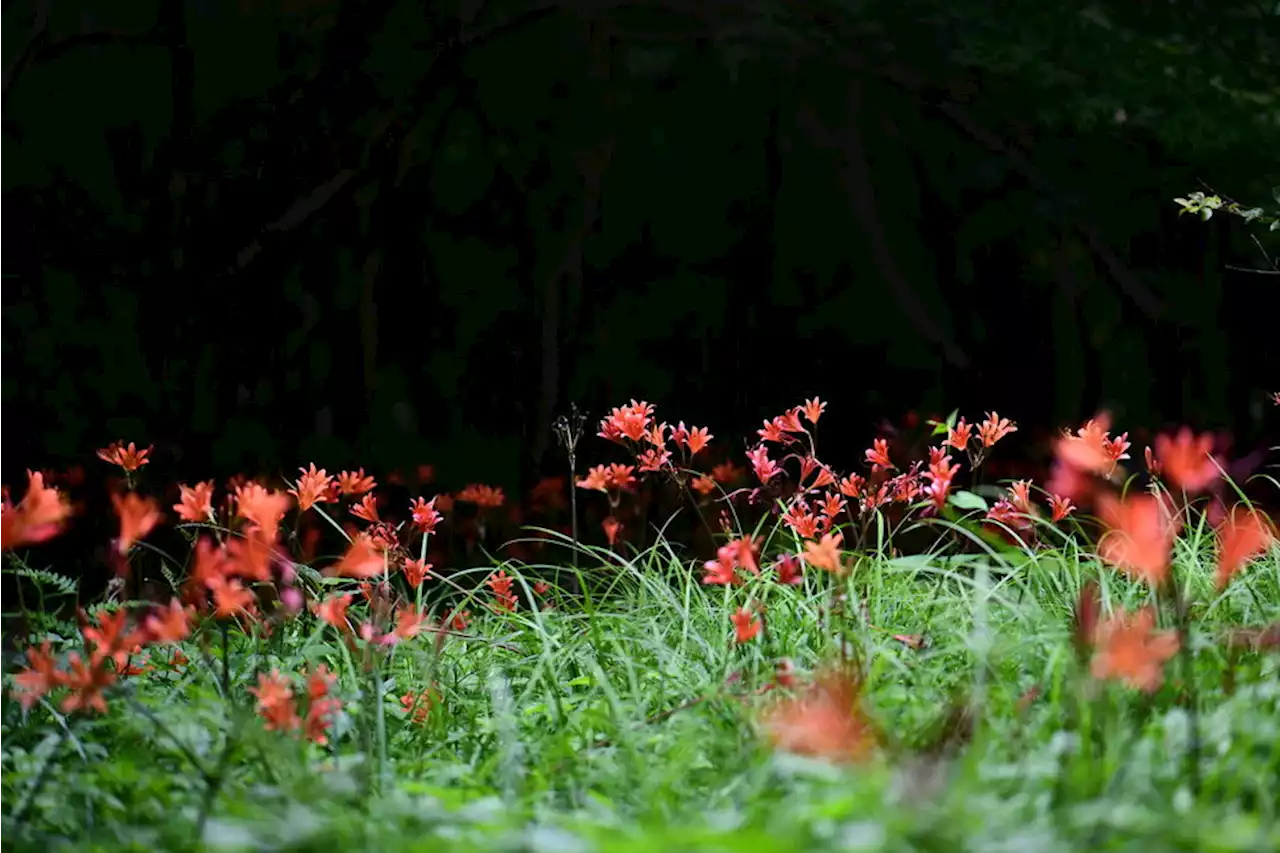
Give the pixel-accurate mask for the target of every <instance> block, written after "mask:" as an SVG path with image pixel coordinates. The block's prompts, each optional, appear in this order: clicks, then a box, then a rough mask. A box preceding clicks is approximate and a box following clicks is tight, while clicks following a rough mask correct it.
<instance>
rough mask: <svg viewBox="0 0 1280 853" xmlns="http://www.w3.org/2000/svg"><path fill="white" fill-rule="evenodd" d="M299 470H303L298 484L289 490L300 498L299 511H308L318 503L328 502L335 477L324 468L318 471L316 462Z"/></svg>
mask: <svg viewBox="0 0 1280 853" xmlns="http://www.w3.org/2000/svg"><path fill="white" fill-rule="evenodd" d="M298 470H299V471H301V472H302V476H300V477H299V478H298V484H297V486H295V487H294V488H292V489H290V490H289V494H291V495H293V496H294V497H296V498H297V499H298V511H299V512H306V511H307V510H309V509H311V507H313V506H315V505H316V504H320V503H328V502H329V491H330V488H331V487H332V485H333V478H332V477H330V476H329V474H328V473H327V472H326V471H325V470H324V469H323V468H321V469H320V470H318V471H317V470H316V463H314V462H312V463H311V467H310V468H309V469H308V468H299V469H298Z"/></svg>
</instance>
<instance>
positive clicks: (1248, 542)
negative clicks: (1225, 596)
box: [1217, 506, 1276, 589]
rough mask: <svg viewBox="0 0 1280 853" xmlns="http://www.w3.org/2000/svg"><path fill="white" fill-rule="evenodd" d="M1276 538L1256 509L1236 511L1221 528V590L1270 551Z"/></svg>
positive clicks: (1219, 553)
mask: <svg viewBox="0 0 1280 853" xmlns="http://www.w3.org/2000/svg"><path fill="white" fill-rule="evenodd" d="M1275 539H1276V536H1275V532H1274V531H1273V530H1272V529H1271V525H1270V524H1269V523H1268V522H1267V519H1266V518H1265V517H1263V516H1262V515H1261V514H1260V513H1258V512H1257V511H1256V510H1252V509H1247V508H1245V507H1241V506H1238V507H1236V508H1235V509H1233V510H1232V512H1231V515H1229V516H1227V518H1226V520H1225V521H1223V522H1222V525H1221V526H1220V527H1219V528H1218V571H1217V581H1218V588H1219V589H1221V588H1223V587H1225V586H1226V585H1227V584H1228V583H1230V581H1231V578H1232V577H1234V576H1235V574H1236V572H1238V571H1240V570H1241V569H1242V568H1244V566H1245V565H1246V564H1247V563H1248V562H1249V561H1250V560H1252V559H1253V558H1255V557H1257V556H1258V555H1260V554H1262V553H1264V552H1265V551H1266V550H1267V549H1268V548H1270V547H1271V544H1272V543H1273V542H1274V541H1275Z"/></svg>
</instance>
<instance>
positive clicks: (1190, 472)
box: [1156, 427, 1222, 494]
mask: <svg viewBox="0 0 1280 853" xmlns="http://www.w3.org/2000/svg"><path fill="white" fill-rule="evenodd" d="M1212 452H1213V434H1212V433H1208V432H1206V433H1205V434H1203V435H1201V436H1199V437H1196V435H1195V434H1194V433H1192V432H1191V429H1190V428H1189V427H1183V428H1182V429H1180V430H1178V432H1177V434H1176V435H1173V436H1169V435H1164V434H1161V435H1157V436H1156V457H1157V458H1158V459H1159V461H1160V468H1162V469H1163V470H1164V472H1165V474H1166V475H1167V476H1168V477H1169V480H1170V481H1171V482H1172V483H1173V484H1174V485H1175V486H1177V487H1179V488H1181V489H1182V490H1183V491H1185V492H1187V493H1188V494H1195V493H1196V492H1202V491H1204V490H1205V489H1207V488H1209V486H1211V485H1213V483H1214V481H1215V480H1217V479H1218V477H1220V476H1221V475H1222V471H1221V469H1220V468H1219V467H1218V465H1217V464H1216V463H1215V462H1214V459H1213V456H1212Z"/></svg>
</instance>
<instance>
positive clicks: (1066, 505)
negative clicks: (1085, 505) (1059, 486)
mask: <svg viewBox="0 0 1280 853" xmlns="http://www.w3.org/2000/svg"><path fill="white" fill-rule="evenodd" d="M1049 509H1050V511H1051V512H1052V513H1053V516H1052V518H1053V523H1054V524H1057V523H1058V522H1059V521H1062V520H1063V519H1064V518H1066V517H1067V516H1068V515H1071V513H1072V512H1074V511H1075V505H1074V504H1072V503H1071V498H1066V497H1063V496H1062V495H1049Z"/></svg>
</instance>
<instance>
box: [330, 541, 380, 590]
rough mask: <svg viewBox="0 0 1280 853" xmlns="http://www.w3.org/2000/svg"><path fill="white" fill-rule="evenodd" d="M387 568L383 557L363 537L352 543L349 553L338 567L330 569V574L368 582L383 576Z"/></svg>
mask: <svg viewBox="0 0 1280 853" xmlns="http://www.w3.org/2000/svg"><path fill="white" fill-rule="evenodd" d="M385 568H386V566H385V563H384V558H383V556H382V555H381V554H379V553H378V551H377V550H376V549H375V548H374V547H373V544H372V543H371V542H370V541H369V537H367V536H363V535H361V536H357V537H356V538H355V539H354V540H353V541H352V543H351V547H350V548H348V549H347V553H346V554H344V555H343V557H342V559H341V560H339V561H338V563H337V565H335V566H331V567H330V568H329V569H328V573H333V574H336V575H338V577H343V578H355V579H357V580H367V579H368V578H372V577H377V576H378V575H380V574H382V572H383V570H384V569H385Z"/></svg>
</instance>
